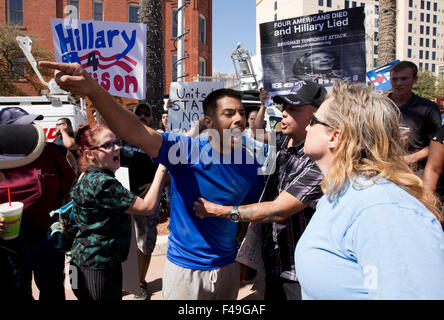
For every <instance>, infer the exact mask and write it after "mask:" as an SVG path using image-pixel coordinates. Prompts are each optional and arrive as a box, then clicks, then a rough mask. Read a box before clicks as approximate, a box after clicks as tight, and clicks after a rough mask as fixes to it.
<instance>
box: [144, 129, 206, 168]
mask: <svg viewBox="0 0 444 320" xmlns="http://www.w3.org/2000/svg"><path fill="white" fill-rule="evenodd" d="M161 135H162V147H161V148H160V150H159V155H158V156H157V158H156V159H154V158H153V159H152V160H153V161H154V163H161V164H163V165H164V166H165V167H166V168H167V169H168V170H169V171H174V168H175V167H177V166H183V165H188V164H190V163H192V159H191V156H192V152H191V149H192V139H191V138H190V137H187V136H184V135H180V134H175V133H161ZM197 155H198V153H197Z"/></svg>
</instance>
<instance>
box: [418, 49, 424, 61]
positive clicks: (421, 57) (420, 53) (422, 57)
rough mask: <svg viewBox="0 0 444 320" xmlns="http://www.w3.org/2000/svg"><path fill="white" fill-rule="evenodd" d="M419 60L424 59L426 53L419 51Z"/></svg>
mask: <svg viewBox="0 0 444 320" xmlns="http://www.w3.org/2000/svg"><path fill="white" fill-rule="evenodd" d="M419 59H424V51H422V50H419Z"/></svg>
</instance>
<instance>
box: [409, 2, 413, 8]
mask: <svg viewBox="0 0 444 320" xmlns="http://www.w3.org/2000/svg"><path fill="white" fill-rule="evenodd" d="M409 7H410V8H413V0H409Z"/></svg>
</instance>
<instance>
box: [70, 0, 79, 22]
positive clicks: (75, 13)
mask: <svg viewBox="0 0 444 320" xmlns="http://www.w3.org/2000/svg"><path fill="white" fill-rule="evenodd" d="M69 5H70V6H73V7H74V8H69V9H70V10H69V15H71V18H72V19H79V0H70V1H69Z"/></svg>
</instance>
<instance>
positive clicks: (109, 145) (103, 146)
mask: <svg viewBox="0 0 444 320" xmlns="http://www.w3.org/2000/svg"><path fill="white" fill-rule="evenodd" d="M121 145H122V142H121V140H119V139H117V140H114V141H110V142H107V143H104V144H101V145H100V146H95V147H91V148H89V150H95V149H99V148H100V149H104V150H106V151H110V150H113V149H114V147H120V146H121Z"/></svg>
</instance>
